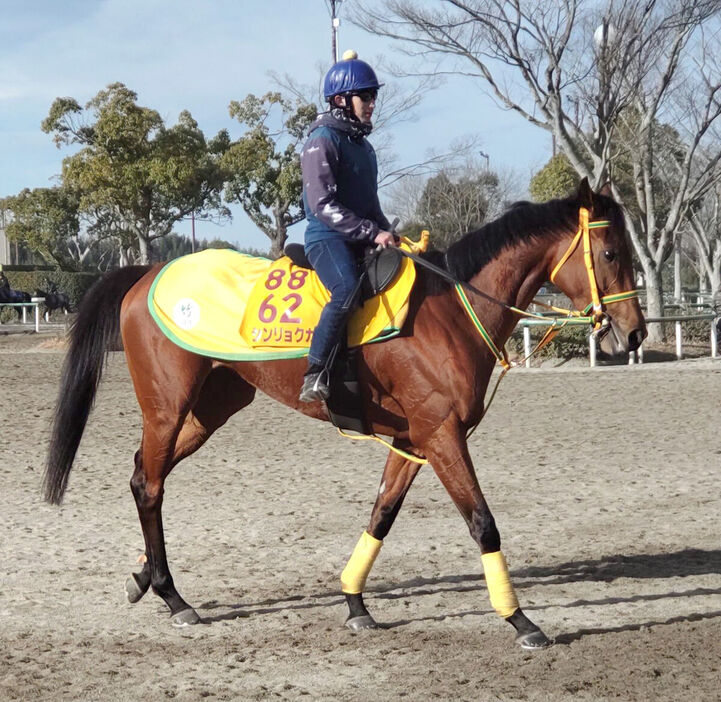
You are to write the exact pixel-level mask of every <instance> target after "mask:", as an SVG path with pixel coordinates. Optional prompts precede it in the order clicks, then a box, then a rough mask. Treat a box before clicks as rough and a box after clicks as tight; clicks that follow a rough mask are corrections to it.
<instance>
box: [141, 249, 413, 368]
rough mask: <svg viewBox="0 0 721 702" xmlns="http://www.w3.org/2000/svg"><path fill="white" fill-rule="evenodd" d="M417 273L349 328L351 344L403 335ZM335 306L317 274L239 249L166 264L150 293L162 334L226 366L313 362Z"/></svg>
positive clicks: (406, 268) (407, 267) (408, 266)
mask: <svg viewBox="0 0 721 702" xmlns="http://www.w3.org/2000/svg"><path fill="white" fill-rule="evenodd" d="M414 281H415V267H414V266H413V264H412V262H411V261H410V260H409V259H404V265H403V266H402V268H401V271H400V272H399V274H398V275H397V277H396V279H395V280H394V281H393V283H392V284H391V286H390V287H389V288H388V289H387V291H386V292H384V293H383V294H382V295H380V296H376V297H375V298H372V299H371V300H367V301H366V302H365V303H364V305H363V306H362V307H361V308H360V309H359V310H358V311H357V312H356V313H355V314H354V315H353V317H352V318H351V321H350V323H349V345H350V346H360V345H362V344H366V343H375V342H377V341H384V340H386V339H389V338H392V337H393V336H396V335H397V334H399V333H400V330H401V327H402V325H403V322H404V321H405V318H406V315H407V312H408V298H409V296H410V291H411V288H412V286H413V282H414ZM329 299H330V296H329V294H328V292H327V290H326V289H325V288H324V287H323V285H322V284H321V283H320V281H319V280H318V277H317V276H316V274H315V272H314V271H309V270H307V269H304V268H299V267H297V266H295V265H294V264H293V263H292V262H291V261H290V259H288V258H286V257H283V258H281V259H278V260H277V261H271V260H270V259H267V258H261V257H255V256H248V255H247V254H241V253H239V252H237V251H234V250H226V249H208V250H206V251H202V252H200V253H196V254H189V255H187V256H182V257H180V258H178V259H175V260H173V261H171V262H170V263H168V264H166V265H165V266H164V267H163V268H162V269H161V270H160V272H159V273H158V275H157V276H156V278H155V280H154V281H153V284H152V286H151V287H150V290H149V291H148V309H149V311H150V314H151V316H152V317H153V319H154V320H155V322H156V324H157V325H158V327H159V328H160V330H161V331H162V332H163V333H164V334H165V336H167V337H168V338H169V339H170V340H171V341H172V342H173V343H174V344H176V345H178V346H180V347H181V348H183V349H186V350H187V351H191V352H193V353H197V354H200V355H203V356H209V357H211V358H217V359H221V360H226V361H272V360H282V359H290V358H302V357H304V356H307V355H308V348H309V346H310V339H311V338H312V332H313V329H314V328H315V325H316V324H317V321H318V318H319V317H320V312H321V311H322V309H323V306H324V305H325V303H326V302H327V301H328V300H329Z"/></svg>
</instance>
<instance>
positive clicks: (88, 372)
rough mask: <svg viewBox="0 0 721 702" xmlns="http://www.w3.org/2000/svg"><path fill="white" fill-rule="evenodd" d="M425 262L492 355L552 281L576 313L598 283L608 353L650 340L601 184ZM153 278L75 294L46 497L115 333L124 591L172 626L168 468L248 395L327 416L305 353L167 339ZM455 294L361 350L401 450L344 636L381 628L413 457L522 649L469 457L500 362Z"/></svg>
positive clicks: (367, 537)
mask: <svg viewBox="0 0 721 702" xmlns="http://www.w3.org/2000/svg"><path fill="white" fill-rule="evenodd" d="M582 208H585V210H584V209H582ZM579 212H586V215H587V216H590V219H591V225H590V226H591V229H590V230H589V229H588V228H587V229H586V236H587V237H588V243H587V246H586V247H584V246H579V245H578V242H579V236H575V235H576V232H577V231H578V232H579V234H580V229H579V224H578V223H579ZM584 248H586V251H585V252H584ZM426 256H427V257H428V259H429V260H430V261H435V264H436V265H437V266H442V267H444V269H445V270H446V271H447V272H449V273H450V274H452V275H453V276H455V277H457V278H458V279H461V280H463V281H468V282H469V284H470V285H472V286H473V287H472V288H468V292H467V301H468V303H469V305H470V307H471V310H470V312H474V313H475V315H477V318H479V319H480V320H482V323H483V325H484V327H485V330H486V331H487V333H488V335H489V336H490V337H492V339H493V340H494V341H495V343H496V344H497V345H498V347H499V348H501V346H502V344H503V343H504V342H505V340H506V339H507V338H508V337H509V335H510V334H511V332H512V331H513V329H514V327H515V326H516V323H517V321H518V319H519V315H518V312H516V311H514V310H513V309H510V308H509V306H513V307H516V308H523V309H525V308H526V307H527V306H528V305H529V304H530V302H531V300H532V298H533V296H534V294H535V293H536V292H537V291H538V289H539V288H540V286H541V285H542V284H543V283H544V282H545V281H546V280H548V279H549V277H553V275H555V281H556V284H557V285H558V286H559V287H560V288H561V289H562V290H563V291H564V292H565V293H566V294H567V295H568V296H569V298H570V299H571V300H572V301H573V304H574V305H575V306H576V307H577V309H579V310H581V309H584V308H585V307H586V305H587V303H588V302H589V301H590V300H591V299H592V294H591V293H592V290H591V288H597V294H598V295H601V298H600V301H598V304H597V306H596V307H597V309H596V310H595V312H594V314H595V315H596V316H597V321H600V320H601V318H603V320H605V323H604V326H603V328H602V330H601V333H602V334H603V338H602V339H600V346H601V348H602V349H603V350H604V351H607V352H616V353H620V352H626V351H629V350H635V349H636V348H638V346H639V345H640V344H641V342H642V341H643V339H644V337H645V333H646V332H645V322H644V319H643V315H642V312H641V308H640V306H639V303H638V299H637V297H636V296H635V293H634V292H633V291H631V292H629V291H630V289H631V288H632V287H633V269H632V265H631V254H630V251H629V247H628V243H627V240H626V235H625V228H624V218H623V213H622V211H621V209H620V207H619V206H618V205H617V203H615V202H614V201H613V200H612V199H611V197H610V192H609V191H608V189H607V188H605V187H604V188H602V189H601V191H600V192H598V193H595V192H593V191H592V189H591V188H590V186H589V184H588V181H586V180H584V181H582V182H581V185H580V186H579V188H578V192H577V193H575V194H574V195H572V196H569V197H568V198H565V199H559V200H552V201H550V202H547V203H543V204H532V203H522V204H520V205H519V206H516V207H513V208H511V209H510V210H509V211H507V212H506V213H505V214H503V215H502V216H501V217H500V218H499V219H497V220H496V221H494V222H491V223H489V224H486V225H485V226H483V227H482V228H481V229H479V230H477V231H475V232H472V233H469V234H466V235H465V236H464V237H463V238H462V239H461V240H460V241H458V242H457V243H455V244H453V245H452V246H450V247H449V249H448V250H447V251H446V252H444V253H443V252H438V253H436V254H426ZM589 261H590V264H589ZM589 265H590V267H589ZM160 269H161V265H155V266H152V267H151V266H134V267H128V268H122V269H120V270H117V271H114V272H112V273H110V274H108V275H107V276H106V277H104V278H103V279H101V280H100V281H98V282H97V283H96V284H95V286H94V287H93V288H92V289H91V290H90V291H89V292H88V293H87V295H86V296H85V298H84V299H83V302H82V304H81V305H80V309H79V311H78V314H77V318H76V320H75V321H74V324H73V327H72V330H71V332H70V343H69V350H68V353H67V356H66V358H65V361H64V369H63V374H62V379H61V386H60V392H59V397H58V402H57V405H56V410H55V416H54V424H53V429H52V438H51V443H50V446H49V457H48V462H47V466H46V470H45V476H44V486H43V487H44V494H45V498H46V499H47V500H48V501H49V502H51V503H55V504H59V503H60V502H61V500H62V498H63V495H64V493H65V490H66V487H67V482H68V475H69V472H70V469H71V467H72V463H73V460H74V457H75V454H76V451H77V450H78V447H79V444H80V440H81V437H82V434H83V430H84V428H85V424H86V421H87V418H88V415H89V412H90V408H91V406H92V404H93V400H94V397H95V393H96V389H97V386H98V383H99V381H100V378H101V373H102V368H103V363H104V359H105V354H106V351H107V350H108V348H110V347H111V346H112V344H113V343H114V342H115V339H116V338H117V334H118V332H120V334H121V335H122V341H123V345H124V348H125V354H126V359H127V364H128V368H129V371H130V375H131V377H132V381H133V384H134V386H135V392H136V395H137V398H138V402H139V404H140V409H141V411H142V439H141V442H140V448H139V450H138V451H137V452H136V454H135V469H134V472H133V474H132V478H131V480H130V488H131V491H132V494H133V496H134V498H135V502H136V506H137V510H138V514H139V517H140V524H141V526H142V531H143V536H144V540H145V554H146V561H145V563H144V565H143V566H142V569H141V570H140V572H138V573H132V574H131V576H130V577H129V578H128V580H127V582H126V594H127V596H128V599H129V600H130V602H137V601H138V600H140V598H141V597H143V595H144V594H145V593H146V592H147V590H148V589H149V588H151V587H152V589H153V591H154V592H155V593H156V594H157V595H159V596H160V597H161V598H162V599H163V600H164V601H165V603H166V604H167V606H168V608H169V609H170V616H171V621H172V623H173V624H174V625H176V626H185V625H190V624H195V623H197V622H199V621H200V618H199V617H198V614H197V613H196V611H195V610H194V609H193V608H192V607H191V606H190V605H189V604H188V603H187V602H185V600H183V598H182V597H181V596H180V594H178V592H177V590H176V588H175V586H174V584H173V578H172V576H171V573H170V570H169V567H168V562H167V558H166V551H165V541H164V536H163V526H162V517H161V507H162V503H163V492H164V487H163V486H164V482H165V479H166V478H167V477H168V474H169V473H170V472H171V470H172V469H173V468H174V467H175V466H176V465H177V464H178V463H179V462H180V461H181V460H182V459H184V458H186V457H187V456H189V455H191V454H192V453H194V452H195V451H197V450H198V449H199V448H200V447H201V446H202V445H203V444H204V443H205V442H206V441H207V440H208V439H209V438H210V436H211V435H212V434H213V432H214V431H216V430H217V429H218V428H219V427H220V426H222V425H223V424H224V423H225V422H226V421H227V420H228V418H229V417H230V416H231V415H233V414H234V413H236V412H238V411H239V410H241V409H243V408H244V407H246V406H247V405H249V404H250V403H251V402H252V400H253V398H254V395H255V392H256V389H259V390H261V391H262V392H264V393H266V394H267V395H269V396H270V397H272V398H274V399H276V400H277V401H279V402H282V403H283V404H285V405H287V406H289V407H291V408H293V409H295V410H297V411H299V412H303V413H304V414H306V415H308V416H311V417H314V418H316V419H321V420H328V414H327V410H326V407H325V405H324V404H322V403H320V402H315V403H311V404H301V403H299V401H298V393H299V390H300V387H301V382H302V378H303V373H304V370H305V367H306V361H305V359H303V358H299V359H290V360H274V361H262V362H234V361H226V360H219V359H213V358H209V357H206V356H201V355H197V354H194V353H192V352H190V351H188V350H185V349H183V348H181V347H180V346H177V345H175V344H174V343H173V342H172V341H170V340H169V339H168V338H167V337H166V336H165V335H164V334H163V333H162V332H161V330H160V329H159V328H158V326H157V325H156V324H155V322H154V321H153V319H152V317H151V315H150V313H149V311H148V302H147V300H148V291H149V289H150V287H151V285H152V283H153V281H154V279H155V277H156V276H157V275H158V272H159V271H160ZM456 292H457V291H456V290H454V286H453V285H450V284H449V283H448V282H447V281H444V280H441V279H439V278H438V277H437V276H435V275H434V274H433V273H431V272H429V271H425V270H423V269H420V268H419V270H418V274H417V279H416V283H415V286H414V288H413V291H412V293H411V299H410V305H409V313H408V317H407V319H406V322H405V325H404V327H403V329H402V331H401V334H400V335H399V336H397V337H395V338H393V339H390V340H387V341H385V342H383V343H379V344H370V345H367V346H364V347H362V348H361V350H360V353H359V371H358V372H359V377H360V382H361V384H362V387H363V389H364V393H363V394H364V409H365V413H366V419H367V424H368V426H370V427H372V430H373V431H374V432H375V433H376V434H381V435H385V436H389V437H392V442H393V447H394V449H399V450H402V451H404V452H405V453H404V454H399V453H397V452H395V451H394V450H391V451H390V453H389V455H388V458H387V460H386V464H385V468H384V470H383V475H382V477H381V482H380V488H379V490H378V494H377V496H376V499H375V504H374V506H373V509H372V512H371V516H370V521H369V523H368V527H367V529H366V530H365V531H364V532H363V534H362V536H361V538H360V540H359V542H358V545H357V546H356V548H355V550H354V551H353V554H352V555H351V558H350V560H349V561H348V564H347V566H346V568H345V569H344V571H343V573H342V575H341V584H342V590H343V592H344V593H345V596H346V602H347V606H348V610H349V615H348V619H347V620H346V625H347V626H348V627H349V628H351V629H353V630H358V629H369V628H376V627H377V626H378V625H377V624H376V622H375V620H374V619H373V617H372V616H371V615H370V613H369V612H368V610H367V608H366V606H365V604H364V602H363V590H364V587H365V582H366V578H367V576H368V574H369V572H370V570H371V567H372V565H373V562H374V560H375V558H376V556H377V554H378V552H379V550H380V546H381V544H382V542H383V539H384V538H385V537H386V536H387V534H388V533H389V531H390V529H391V526H392V524H393V522H394V520H395V518H396V516H397V515H398V512H399V510H400V508H401V505H402V503H403V500H404V498H405V496H406V493H407V492H408V489H409V488H410V487H411V484H412V483H413V480H414V478H415V477H416V474H417V473H418V470H419V468H420V463H419V462H418V460H416V459H415V458H414V456H415V457H419V459H422V458H425V459H427V462H429V463H430V464H431V466H432V467H433V470H434V471H435V472H436V474H437V475H438V477H439V479H440V481H441V483H442V484H443V486H444V487H445V488H446V490H447V491H448V493H449V495H450V497H451V499H452V500H453V502H454V503H455V504H456V506H457V507H458V509H459V511H460V512H461V515H462V516H463V518H464V520H465V522H466V526H467V527H468V529H469V531H470V534H471V537H472V538H473V540H474V541H475V543H476V544H477V546H478V547H479V548H480V552H481V561H482V565H483V569H484V571H485V578H486V582H487V585H488V590H489V597H490V600H491V605H492V606H493V608H494V609H495V610H496V612H497V613H498V614H499V615H500V616H501V617H503V618H504V619H506V620H507V621H508V622H509V623H510V624H511V625H512V626H513V627H514V628H515V630H516V633H515V638H516V641H517V642H518V643H519V644H520V645H521V646H522V647H523V648H527V649H537V648H543V647H545V646H547V645H549V644H550V643H551V642H550V641H549V639H548V638H547V637H546V635H545V634H544V633H543V632H542V631H541V629H540V628H539V627H538V626H536V625H535V624H534V623H533V622H532V621H531V620H530V619H528V617H526V615H525V614H524V613H523V611H522V609H521V608H520V606H519V604H518V600H517V598H516V595H515V592H514V590H513V586H512V584H511V581H510V576H509V572H508V567H507V565H506V562H505V559H504V557H503V554H502V552H501V538H500V534H499V531H498V528H497V527H496V524H495V521H494V518H493V515H492V514H491V510H490V508H489V506H488V503H487V502H486V499H485V497H484V495H483V493H482V492H481V488H480V486H479V483H478V480H477V478H476V473H475V471H474V468H473V464H472V462H471V457H470V454H469V451H468V446H467V435H468V432H469V431H470V430H471V429H472V428H473V427H475V426H476V424H477V423H478V422H479V421H480V419H481V417H482V415H483V412H484V396H485V393H486V389H487V386H488V383H489V379H490V378H491V374H492V371H493V368H494V364H495V360H496V358H495V357H494V355H493V353H492V352H491V351H490V349H489V345H488V344H487V343H486V342H485V341H484V340H483V339H482V337H481V335H480V334H479V333H478V330H477V327H476V325H475V324H474V323H473V320H472V318H471V315H470V312H469V309H468V307H467V306H466V305H464V304H461V302H460V301H459V296H457V294H456ZM487 296H492V297H493V298H495V300H496V301H497V302H496V301H492V300H489V299H488V297H487ZM611 302H613V303H614V304H613V305H611V304H610V303H611ZM500 303H502V304H500Z"/></svg>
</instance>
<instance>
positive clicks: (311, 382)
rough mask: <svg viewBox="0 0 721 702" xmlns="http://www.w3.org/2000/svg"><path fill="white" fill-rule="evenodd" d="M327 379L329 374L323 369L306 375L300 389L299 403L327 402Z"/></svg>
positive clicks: (328, 390)
mask: <svg viewBox="0 0 721 702" xmlns="http://www.w3.org/2000/svg"><path fill="white" fill-rule="evenodd" d="M324 376H325V377H324ZM328 379H329V373H328V371H327V370H326V369H325V368H324V369H323V370H321V371H318V372H317V373H310V374H308V375H306V376H305V378H304V380H303V387H302V388H301V389H300V395H299V396H298V399H299V400H300V401H301V402H315V401H316V400H327V399H328V398H329V397H330V387H329V386H328Z"/></svg>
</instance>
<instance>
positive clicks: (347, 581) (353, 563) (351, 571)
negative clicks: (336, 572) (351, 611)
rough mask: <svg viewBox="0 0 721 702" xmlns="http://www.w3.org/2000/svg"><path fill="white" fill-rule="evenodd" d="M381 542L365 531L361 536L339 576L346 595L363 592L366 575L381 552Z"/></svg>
mask: <svg viewBox="0 0 721 702" xmlns="http://www.w3.org/2000/svg"><path fill="white" fill-rule="evenodd" d="M382 545H383V542H382V541H378V539H374V538H373V537H372V536H371V535H370V534H369V533H368V532H367V531H364V532H363V534H362V535H361V537H360V539H359V540H358V543H357V544H356V547H355V548H354V549H353V554H352V555H351V557H350V560H349V561H348V564H347V565H346V567H345V568H344V569H343V572H342V573H341V574H340V583H341V585H342V586H343V592H345V593H346V594H347V595H359V594H360V593H361V592H363V588H364V587H365V584H366V578H367V577H368V573H370V572H371V568H372V567H373V563H374V562H375V559H376V556H377V555H378V553H379V552H380V550H381V546H382Z"/></svg>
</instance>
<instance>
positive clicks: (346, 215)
mask: <svg viewBox="0 0 721 702" xmlns="http://www.w3.org/2000/svg"><path fill="white" fill-rule="evenodd" d="M300 167H301V171H302V173H303V186H304V188H305V194H306V198H307V201H308V207H309V208H310V210H311V212H312V213H313V215H314V216H315V217H317V218H318V219H319V220H320V221H321V222H323V223H325V224H326V225H328V226H329V227H330V228H331V229H334V230H335V231H337V232H338V233H339V234H341V235H343V236H345V237H347V238H348V239H354V240H357V241H363V240H367V241H373V239H375V237H376V236H377V234H378V232H379V227H378V224H377V223H376V222H374V221H373V220H372V219H364V218H362V217H358V215H356V214H355V212H352V211H351V210H349V209H348V208H347V207H345V206H344V205H342V204H341V203H340V202H338V200H337V199H336V190H337V186H336V176H335V174H336V172H337V170H338V149H337V148H336V146H335V144H334V143H333V142H332V141H331V140H330V139H325V138H322V137H319V138H317V139H310V140H309V141H308V142H307V143H306V145H305V147H304V149H303V152H302V154H301V156H300ZM378 209H379V210H380V206H379V207H378ZM384 219H385V218H384Z"/></svg>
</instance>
